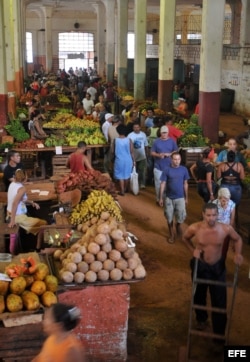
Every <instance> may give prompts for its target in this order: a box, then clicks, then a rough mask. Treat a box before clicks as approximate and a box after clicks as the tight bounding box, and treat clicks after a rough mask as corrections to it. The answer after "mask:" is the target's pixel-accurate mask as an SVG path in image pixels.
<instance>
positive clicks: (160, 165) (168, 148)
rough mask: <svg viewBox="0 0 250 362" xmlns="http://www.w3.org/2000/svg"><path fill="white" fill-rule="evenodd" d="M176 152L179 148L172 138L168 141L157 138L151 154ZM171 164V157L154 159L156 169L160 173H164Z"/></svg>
mask: <svg viewBox="0 0 250 362" xmlns="http://www.w3.org/2000/svg"><path fill="white" fill-rule="evenodd" d="M174 151H178V146H177V144H176V142H175V141H174V140H173V139H172V138H168V139H166V140H162V139H161V138H157V139H156V140H155V141H154V143H153V145H152V147H151V152H156V153H172V152H174ZM170 164H171V158H170V157H164V158H159V157H154V167H155V168H157V169H158V170H160V171H163V170H164V169H165V168H166V167H167V166H170Z"/></svg>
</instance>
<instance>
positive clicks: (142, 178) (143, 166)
mask: <svg viewBox="0 0 250 362" xmlns="http://www.w3.org/2000/svg"><path fill="white" fill-rule="evenodd" d="M146 170H147V159H146V158H145V159H144V160H140V161H136V171H137V173H138V180H139V186H145V185H146Z"/></svg>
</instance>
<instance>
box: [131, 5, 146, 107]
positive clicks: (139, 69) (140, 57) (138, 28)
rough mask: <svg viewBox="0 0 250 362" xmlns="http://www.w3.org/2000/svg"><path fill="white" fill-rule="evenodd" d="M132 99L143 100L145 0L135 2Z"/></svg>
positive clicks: (144, 83)
mask: <svg viewBox="0 0 250 362" xmlns="http://www.w3.org/2000/svg"><path fill="white" fill-rule="evenodd" d="M134 4H135V5H134V6H135V20H134V21H135V60H134V98H135V99H136V100H139V101H140V100H143V99H145V88H146V25H147V24H146V23H147V0H135V2H134Z"/></svg>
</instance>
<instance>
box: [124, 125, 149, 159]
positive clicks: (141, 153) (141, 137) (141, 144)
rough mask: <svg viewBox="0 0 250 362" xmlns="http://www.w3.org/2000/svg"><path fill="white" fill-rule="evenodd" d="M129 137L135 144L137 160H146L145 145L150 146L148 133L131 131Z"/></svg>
mask: <svg viewBox="0 0 250 362" xmlns="http://www.w3.org/2000/svg"><path fill="white" fill-rule="evenodd" d="M128 138H129V139H131V141H132V142H133V145H134V155H135V161H141V160H145V158H146V152H145V147H147V146H148V140H147V137H146V134H145V133H144V132H142V131H140V132H139V133H135V132H131V133H129V135H128Z"/></svg>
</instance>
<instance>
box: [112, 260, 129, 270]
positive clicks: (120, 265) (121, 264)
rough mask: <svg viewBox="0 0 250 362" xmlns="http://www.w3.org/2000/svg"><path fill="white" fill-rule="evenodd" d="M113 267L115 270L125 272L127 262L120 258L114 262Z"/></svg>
mask: <svg viewBox="0 0 250 362" xmlns="http://www.w3.org/2000/svg"><path fill="white" fill-rule="evenodd" d="M115 266H116V268H117V269H120V270H125V269H127V267H128V262H127V260H125V259H123V258H121V259H119V260H118V261H117V262H116V264H115Z"/></svg>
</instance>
